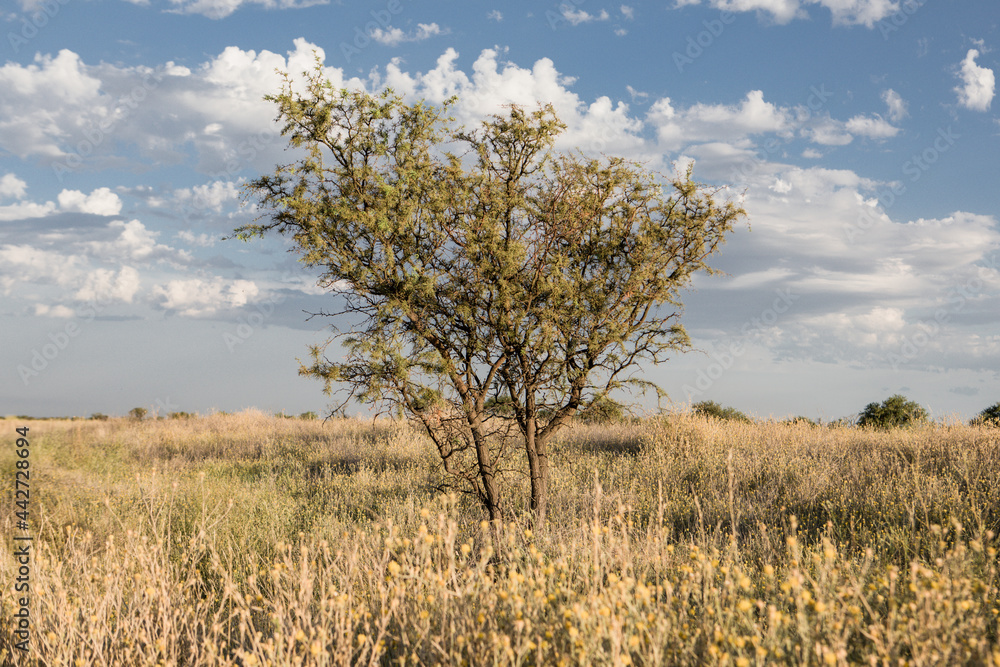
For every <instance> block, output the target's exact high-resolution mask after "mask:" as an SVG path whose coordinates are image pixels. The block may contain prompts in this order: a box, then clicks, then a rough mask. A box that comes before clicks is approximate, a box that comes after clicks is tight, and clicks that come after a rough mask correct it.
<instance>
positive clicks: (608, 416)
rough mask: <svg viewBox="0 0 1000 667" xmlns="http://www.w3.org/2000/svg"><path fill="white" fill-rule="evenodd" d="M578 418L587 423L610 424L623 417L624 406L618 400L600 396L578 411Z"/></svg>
mask: <svg viewBox="0 0 1000 667" xmlns="http://www.w3.org/2000/svg"><path fill="white" fill-rule="evenodd" d="M579 418H580V420H581V421H583V422H586V423H588V424H611V423H614V422H620V421H622V420H623V419H624V418H625V406H624V405H622V404H621V403H619V402H618V401H616V400H614V399H612V398H608V397H607V396H602V397H600V398H599V399H597V400H596V401H594V402H593V403H591V404H590V406H589V407H587V409H586V410H584V411H583V412H581V413H580V416H579Z"/></svg>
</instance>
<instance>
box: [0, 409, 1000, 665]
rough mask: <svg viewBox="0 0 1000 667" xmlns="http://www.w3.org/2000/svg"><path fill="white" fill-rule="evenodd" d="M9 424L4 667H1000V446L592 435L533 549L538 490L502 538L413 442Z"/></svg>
mask: <svg viewBox="0 0 1000 667" xmlns="http://www.w3.org/2000/svg"><path fill="white" fill-rule="evenodd" d="M2 423H3V424H5V425H6V426H7V427H8V428H6V429H5V431H4V432H5V434H6V437H7V439H8V441H9V446H7V445H4V446H3V447H2V448H0V470H3V471H5V472H4V476H5V478H7V479H8V486H9V487H10V488H13V470H14V463H15V460H16V457H15V455H14V446H13V443H14V440H15V438H16V434H14V427H15V426H23V425H27V426H29V427H30V428H31V431H30V435H31V458H30V462H31V471H32V476H31V489H32V495H31V513H32V514H31V524H32V532H33V534H34V536H35V540H34V549H35V553H34V562H33V564H32V570H31V583H32V596H33V598H32V605H33V607H32V614H33V618H32V623H31V651H30V654H29V655H28V656H27V657H24V656H21V655H14V654H15V651H14V649H13V648H12V646H11V637H12V629H13V623H12V620H11V618H12V614H13V613H14V611H15V599H16V596H15V594H14V592H13V582H14V579H15V572H16V568H15V561H14V557H13V554H12V553H11V550H12V542H11V540H10V539H8V538H7V536H10V535H13V534H14V533H15V526H14V522H15V519H14V513H15V507H14V506H13V504H12V497H11V495H12V494H10V493H5V494H4V500H3V503H2V505H0V509H2V515H0V525H2V528H3V534H4V536H5V538H4V540H3V541H2V542H0V545H2V546H0V585H2V588H3V592H2V598H0V661H4V664H8V663H10V664H18V665H48V666H53V667H54V666H58V665H122V666H132V665H177V666H180V665H355V664H360V665H389V664H391V665H407V664H423V665H432V664H449V665H450V664H455V665H458V664H467V665H508V664H518V665H520V664H525V665H560V664H562V665H587V664H594V665H630V664H632V665H661V664H663V665H701V664H713V665H714V664H719V665H763V664H769V665H774V664H777V665H845V664H864V665H867V664H873V665H902V664H910V665H956V664H976V665H982V664H985V665H1000V646H998V638H997V623H998V618H997V617H998V608H1000V581H998V561H997V547H998V539H997V533H998V532H1000V429H989V428H974V427H969V426H962V425H952V426H944V425H927V426H922V427H919V428H916V429H910V430H896V431H889V432H877V431H868V430H861V429H856V428H846V427H845V428H826V427H815V426H811V425H809V424H780V423H771V422H768V423H753V424H743V423H736V422H724V421H711V420H707V419H704V418H698V417H693V416H690V415H674V416H670V417H660V418H655V419H649V420H644V421H634V422H627V423H619V424H614V425H608V426H595V425H583V424H581V425H576V426H574V427H572V428H571V429H570V430H568V431H566V432H565V436H564V437H562V439H561V440H560V442H559V443H558V444H557V446H556V447H555V452H554V460H553V466H554V469H553V480H552V495H553V497H552V504H551V507H550V510H549V516H550V522H549V525H547V526H545V527H539V528H536V529H535V530H534V531H532V530H531V529H529V526H530V522H529V520H528V516H527V512H526V508H525V506H524V502H525V498H526V496H527V493H526V490H525V489H526V486H527V480H525V479H522V478H521V477H519V476H518V475H517V474H515V473H514V472H512V473H511V474H510V477H509V479H508V482H507V483H508V488H509V494H510V495H509V496H508V501H509V503H508V517H507V523H506V524H505V525H504V526H502V528H500V529H498V530H493V529H492V528H491V527H490V526H489V525H488V524H484V523H482V511H481V509H480V508H479V506H478V505H477V503H476V501H475V499H474V498H471V497H468V496H463V495H459V496H456V495H454V494H451V495H449V494H446V493H443V492H440V491H438V490H437V489H438V486H439V485H440V483H441V481H442V478H441V477H440V476H439V472H438V464H437V461H436V459H435V456H436V454H435V453H434V450H433V449H432V448H431V446H430V445H429V444H428V442H427V441H426V440H425V439H424V438H423V437H422V436H421V435H420V434H419V433H417V432H416V431H414V430H412V429H410V428H409V427H407V426H405V425H402V424H398V423H393V422H388V421H379V422H372V421H359V420H341V421H329V422H326V423H323V422H320V421H308V420H298V419H281V418H275V417H270V416H267V415H263V414H260V413H255V412H246V413H241V414H238V415H214V416H210V417H203V418H197V419H177V420H144V421H137V420H126V419H118V420H109V421H31V422H23V423H22V422H17V423H14V421H13V420H6V421H4V422H2ZM512 468H513V469H514V470H518V469H520V467H519V462H516V461H515V462H514V465H513V466H512Z"/></svg>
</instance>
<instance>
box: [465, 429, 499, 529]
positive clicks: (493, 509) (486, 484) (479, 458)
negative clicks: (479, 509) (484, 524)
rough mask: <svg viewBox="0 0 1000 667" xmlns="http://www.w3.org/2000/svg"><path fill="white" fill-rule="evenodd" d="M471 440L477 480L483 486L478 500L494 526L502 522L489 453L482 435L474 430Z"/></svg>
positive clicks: (497, 491) (494, 475) (494, 473)
mask: <svg viewBox="0 0 1000 667" xmlns="http://www.w3.org/2000/svg"><path fill="white" fill-rule="evenodd" d="M472 438H473V441H474V442H475V446H476V463H477V467H478V468H479V479H480V480H481V481H482V484H483V488H482V490H481V495H480V499H481V500H482V501H483V507H485V508H486V512H487V514H489V517H490V523H491V524H495V523H496V522H497V521H502V520H503V511H502V510H501V509H500V491H499V489H498V488H497V479H496V471H495V470H493V466H492V465H491V464H490V452H489V448H488V447H487V446H486V440H485V438H484V437H483V435H482V434H481V433H478V432H476V430H475V429H474V430H473V433H472Z"/></svg>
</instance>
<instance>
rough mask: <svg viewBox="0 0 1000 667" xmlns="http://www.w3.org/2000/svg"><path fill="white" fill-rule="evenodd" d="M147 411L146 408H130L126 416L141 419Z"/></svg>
mask: <svg viewBox="0 0 1000 667" xmlns="http://www.w3.org/2000/svg"><path fill="white" fill-rule="evenodd" d="M147 412H148V410H146V408H132V409H131V410H129V411H128V416H129V417H131V418H132V419H136V420H142V419H144V418H145V417H146V413H147Z"/></svg>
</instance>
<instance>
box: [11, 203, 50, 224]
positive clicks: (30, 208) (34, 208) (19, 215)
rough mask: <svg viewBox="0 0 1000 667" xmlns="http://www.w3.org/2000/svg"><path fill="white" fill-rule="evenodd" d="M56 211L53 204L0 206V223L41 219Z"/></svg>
mask: <svg viewBox="0 0 1000 667" xmlns="http://www.w3.org/2000/svg"><path fill="white" fill-rule="evenodd" d="M55 210H56V205H55V204H54V203H53V202H50V201H48V202H45V203H44V204H36V203H35V202H18V203H16V204H11V205H9V206H0V222H7V221H10V220H26V219H28V218H43V217H45V216H47V215H49V214H51V213H53V212H54V211H55Z"/></svg>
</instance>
